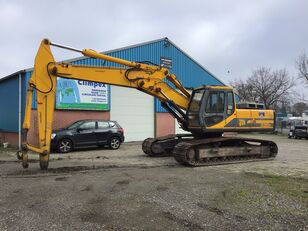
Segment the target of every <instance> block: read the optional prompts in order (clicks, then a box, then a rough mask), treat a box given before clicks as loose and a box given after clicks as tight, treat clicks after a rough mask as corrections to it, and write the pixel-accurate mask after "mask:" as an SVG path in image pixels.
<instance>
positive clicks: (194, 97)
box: [17, 39, 278, 170]
mask: <svg viewBox="0 0 308 231" xmlns="http://www.w3.org/2000/svg"><path fill="white" fill-rule="evenodd" d="M51 46H55V47H58V48H63V49H68V50H71V51H75V52H80V53H82V54H83V55H84V56H87V57H91V58H97V59H102V60H106V61H110V62H114V63H117V64H120V66H121V67H104V66H102V67H93V66H80V65H72V64H69V63H57V62H55V60H54V57H53V55H52V52H51V49H50V47H51ZM57 77H61V78H69V79H79V80H87V81H93V82H99V83H105V84H110V85H117V86H122V87H130V88H135V89H136V90H139V91H142V92H144V93H145V94H149V95H152V96H154V97H156V98H157V99H158V100H160V101H161V103H162V106H163V107H164V108H166V109H167V110H168V112H169V113H171V114H172V115H173V116H174V117H175V118H176V119H177V120H178V122H179V123H180V125H181V127H182V128H183V129H184V130H186V131H189V132H190V134H179V135H169V136H165V137H158V138H148V139H146V140H145V141H144V142H143V144H142V149H143V151H144V153H145V154H147V155H149V156H163V155H168V154H169V155H170V154H172V155H173V156H174V158H175V160H176V161H178V162H179V163H181V164H183V165H188V166H204V165H216V164H226V163H238V162H243V161H244V162H247V161H256V160H268V159H272V158H274V157H275V156H276V155H277V152H278V147H277V145H276V144H275V143H274V142H272V141H269V140H262V139H252V138H241V137H235V136H230V137H228V136H224V132H247V131H259V132H269V131H273V130H274V127H275V122H274V121H275V113H274V111H273V110H266V109H264V108H262V107H258V105H256V104H247V105H244V106H243V105H242V106H241V107H240V108H237V105H236V100H235V99H236V98H235V94H234V91H233V89H232V88H231V87H228V86H202V87H199V88H196V89H193V91H192V92H190V91H188V90H187V89H186V88H185V87H184V86H183V85H182V83H181V82H180V81H179V80H178V79H177V78H176V76H175V75H174V74H171V73H170V72H169V70H168V69H167V68H164V67H161V66H158V65H155V64H152V63H146V62H133V61H127V60H123V59H119V58H115V57H112V56H108V55H105V54H101V53H98V52H96V51H94V50H91V49H84V50H79V49H75V48H71V47H67V46H63V45H60V44H55V43H52V42H50V41H49V40H48V39H44V40H43V41H42V42H41V45H40V47H39V50H38V53H37V55H36V58H35V64H34V70H33V74H32V76H31V78H30V80H29V82H28V92H27V102H26V108H25V118H24V123H23V128H24V131H25V134H26V133H27V131H28V130H29V129H30V126H31V125H30V121H31V118H30V117H31V105H32V97H33V92H34V91H35V92H36V101H37V118H38V119H37V123H38V139H39V140H38V145H36V146H35V145H32V144H29V143H27V141H24V142H23V145H22V151H21V152H19V153H18V155H17V156H18V158H19V159H21V160H22V166H23V167H24V168H27V167H28V150H32V151H34V152H36V153H38V154H39V157H40V168H41V169H42V170H46V169H48V163H49V154H50V142H51V134H52V124H53V114H54V105H55V94H56V86H57ZM165 80H169V82H170V83H172V85H173V86H170V85H169V84H168V83H167V82H166V81H165Z"/></svg>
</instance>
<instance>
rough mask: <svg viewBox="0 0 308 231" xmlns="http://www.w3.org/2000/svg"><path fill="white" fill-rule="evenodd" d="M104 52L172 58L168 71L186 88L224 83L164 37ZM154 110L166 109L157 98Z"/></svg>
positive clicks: (146, 58)
mask: <svg viewBox="0 0 308 231" xmlns="http://www.w3.org/2000/svg"><path fill="white" fill-rule="evenodd" d="M105 54H108V55H111V56H114V57H118V58H122V59H126V60H130V61H150V62H153V63H156V64H158V65H159V64H160V57H165V58H169V59H172V69H171V70H170V72H171V73H173V74H175V75H176V76H177V78H178V79H179V80H180V81H181V82H182V83H183V85H184V86H185V87H187V88H194V87H199V86H202V85H224V84H223V83H222V82H221V81H219V80H218V79H216V77H215V76H213V75H212V74H211V73H209V72H208V71H206V70H205V69H204V68H203V67H202V66H200V65H199V64H198V63H196V62H195V61H194V60H192V59H191V58H190V57H188V56H187V55H186V54H185V53H184V52H182V51H181V50H179V49H178V48H177V47H176V46H174V45H173V44H172V43H169V42H168V41H167V40H164V39H161V40H157V41H155V42H152V43H145V44H143V45H140V46H135V47H129V48H123V49H119V50H115V51H110V52H105ZM71 63H72V64H76V65H88V66H116V67H119V66H121V65H119V64H115V63H111V62H108V61H107V62H105V61H103V60H99V59H94V58H80V59H76V60H74V61H71ZM31 73H32V72H27V73H26V79H27V80H28V79H29V78H30V77H31ZM109 92H110V88H109ZM111 94H112V92H110V95H111ZM110 98H111V97H110ZM33 99H34V101H33V108H36V104H35V95H34V97H33ZM111 100H112V99H111ZM109 105H110V103H109ZM155 111H156V112H166V110H164V109H163V108H162V107H161V105H160V101H158V100H155Z"/></svg>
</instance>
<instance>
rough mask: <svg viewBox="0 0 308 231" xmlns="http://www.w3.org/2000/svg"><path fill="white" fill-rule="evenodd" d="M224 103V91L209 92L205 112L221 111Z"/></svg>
mask: <svg viewBox="0 0 308 231" xmlns="http://www.w3.org/2000/svg"><path fill="white" fill-rule="evenodd" d="M224 105H225V93H224V92H211V93H210V94H209V96H208V100H207V103H206V109H205V112H206V113H223V112H224Z"/></svg>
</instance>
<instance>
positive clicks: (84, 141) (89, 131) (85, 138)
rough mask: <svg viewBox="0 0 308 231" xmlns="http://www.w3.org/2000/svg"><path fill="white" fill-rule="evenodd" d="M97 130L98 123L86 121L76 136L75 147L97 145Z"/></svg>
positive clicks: (78, 129) (77, 130)
mask: <svg viewBox="0 0 308 231" xmlns="http://www.w3.org/2000/svg"><path fill="white" fill-rule="evenodd" d="M95 128H96V121H85V122H84V123H83V124H81V125H80V126H79V127H78V128H77V129H76V133H75V135H74V140H75V146H93V145H96V136H95Z"/></svg>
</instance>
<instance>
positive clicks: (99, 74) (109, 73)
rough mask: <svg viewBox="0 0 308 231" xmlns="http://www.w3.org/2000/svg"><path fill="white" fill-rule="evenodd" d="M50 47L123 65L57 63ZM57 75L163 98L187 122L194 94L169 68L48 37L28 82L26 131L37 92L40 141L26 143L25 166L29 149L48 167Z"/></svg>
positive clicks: (41, 46)
mask: <svg viewBox="0 0 308 231" xmlns="http://www.w3.org/2000/svg"><path fill="white" fill-rule="evenodd" d="M50 46H56V47H60V48H64V49H68V50H72V51H76V52H80V53H82V54H83V55H84V56H87V57H91V58H97V59H102V60H106V61H110V62H113V63H117V64H120V65H121V66H122V67H93V66H78V65H72V64H68V63H56V62H55V60H54V57H53V55H52V52H51V49H50ZM57 77H63V78H69V79H79V80H86V81H93V82H100V83H106V84H110V85H117V86H123V87H130V88H135V89H138V90H140V91H142V92H144V93H146V94H149V95H152V96H154V97H156V98H158V99H159V100H160V101H162V102H164V104H165V105H166V104H167V105H169V106H168V107H167V108H169V109H170V110H171V108H172V111H171V113H172V114H173V115H174V116H175V117H176V118H177V119H178V120H179V122H180V123H185V120H184V119H182V117H183V116H184V112H183V110H184V111H186V110H187V109H188V106H189V100H190V93H189V92H188V91H187V90H186V89H185V88H184V87H183V85H182V84H181V82H180V81H179V80H177V79H176V76H175V75H173V74H170V73H169V71H168V69H166V68H163V67H160V66H156V65H150V64H147V63H137V62H132V61H127V60H123V59H119V58H115V57H111V56H108V55H105V54H101V53H98V52H96V51H93V50H90V49H84V50H78V49H75V48H70V47H66V46H63V45H59V44H54V43H51V42H50V41H49V40H47V39H44V40H43V41H42V42H41V45H40V47H39V50H38V53H37V55H36V58H35V64H34V71H33V74H32V76H31V78H30V80H29V82H28V94H27V102H26V110H25V118H24V124H23V128H24V130H25V131H26V132H27V131H28V130H29V129H30V127H31V124H30V121H31V108H32V98H33V93H34V91H35V92H36V101H37V123H38V124H37V127H38V139H39V140H38V143H37V144H36V145H33V144H29V143H27V142H24V143H23V150H22V152H21V155H20V154H19V155H18V157H19V158H20V159H22V160H23V162H22V163H23V167H25V168H26V167H28V155H27V150H32V151H34V152H36V153H39V155H40V166H41V169H47V168H48V162H49V153H50V142H51V133H52V123H53V114H54V105H55V95H56V86H57ZM164 79H167V80H169V81H170V82H171V83H172V84H173V85H174V87H175V89H174V88H172V87H171V86H170V85H169V84H168V83H166V82H165V81H164Z"/></svg>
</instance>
